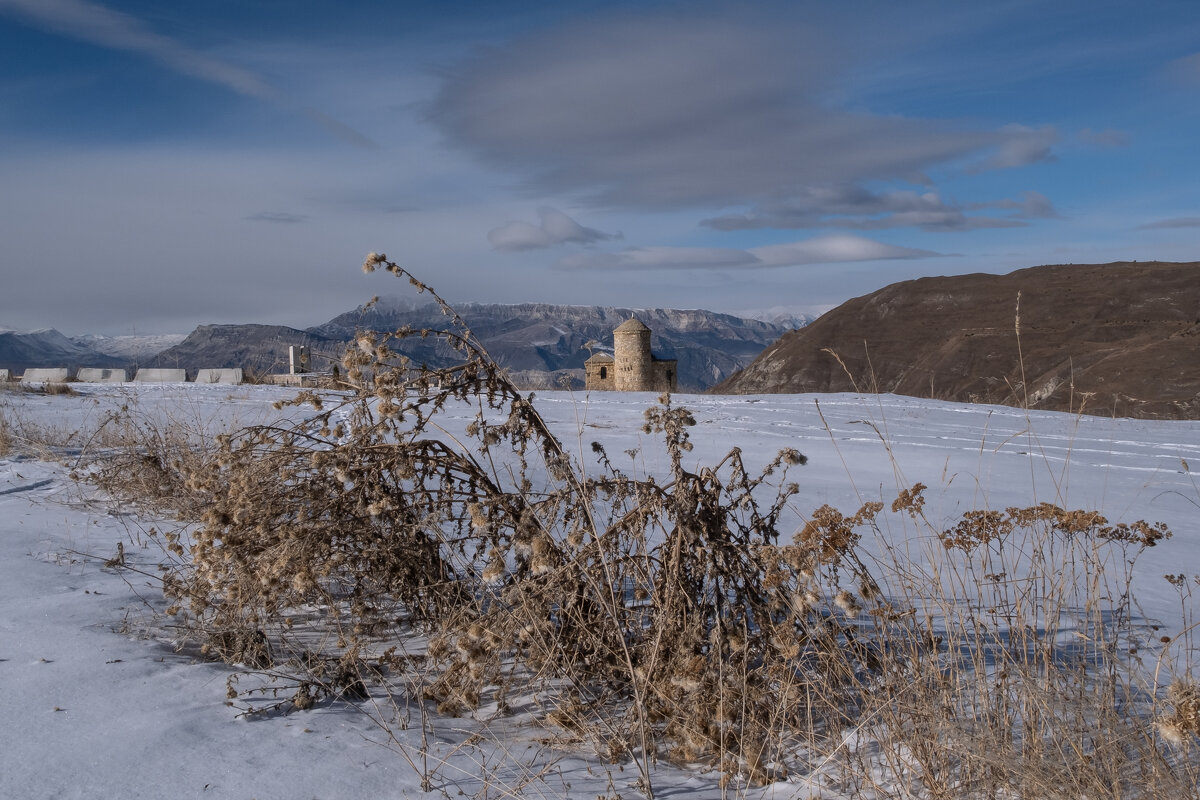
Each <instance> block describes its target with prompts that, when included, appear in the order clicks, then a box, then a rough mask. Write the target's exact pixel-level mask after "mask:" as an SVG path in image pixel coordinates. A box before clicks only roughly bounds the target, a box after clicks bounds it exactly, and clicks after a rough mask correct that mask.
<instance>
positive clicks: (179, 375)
mask: <svg viewBox="0 0 1200 800" xmlns="http://www.w3.org/2000/svg"><path fill="white" fill-rule="evenodd" d="M133 379H134V380H135V381H137V382H138V383H185V382H186V381H187V371H186V370H182V369H148V368H142V369H139V370H138V371H137V375H135V376H134V377H133Z"/></svg>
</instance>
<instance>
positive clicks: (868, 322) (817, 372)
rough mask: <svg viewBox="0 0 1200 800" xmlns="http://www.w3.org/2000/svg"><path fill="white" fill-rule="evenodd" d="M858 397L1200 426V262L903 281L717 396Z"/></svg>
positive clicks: (768, 354) (838, 313)
mask: <svg viewBox="0 0 1200 800" xmlns="http://www.w3.org/2000/svg"><path fill="white" fill-rule="evenodd" d="M1018 293H1019V294H1020V325H1019V331H1020V335H1019V337H1018V331H1017V328H1018V326H1017V297H1018ZM1018 338H1019V344H1020V347H1019V349H1018ZM831 351H832V353H836V354H837V356H838V357H840V359H841V361H842V362H843V363H844V365H845V366H844V367H843V365H842V364H839V363H838V359H837V358H835V357H834V355H832V354H831ZM1022 363H1023V365H1024V369H1023V371H1022ZM855 390H859V391H871V392H895V393H897V394H907V395H914V396H918V397H935V398H939V399H944V400H956V401H966V402H981V403H1004V404H1008V405H1021V404H1024V403H1025V402H1026V401H1027V402H1028V405H1029V406H1030V407H1032V408H1040V409H1050V410H1058V411H1078V410H1080V408H1081V407H1082V408H1083V410H1085V411H1087V412H1090V413H1094V414H1105V415H1108V414H1114V415H1117V416H1127V417H1171V418H1186V419H1197V418H1200V262H1192V263H1186V264H1173V263H1163V262H1146V263H1140V262H1133V263H1124V262H1122V263H1115V264H1070V265H1057V266H1045V267H1032V268H1030V269H1023V270H1018V271H1017V272H1013V273H1010V274H1008V275H983V274H974V275H957V276H951V277H939V278H920V279H917V280H912V281H904V282H902V283H895V284H892V285H891V286H886V287H884V288H883V289H880V290H879V291H877V292H875V293H873V294H869V295H866V296H864V297H856V298H854V299H853V300H849V301H847V302H845V303H843V304H842V305H840V306H838V307H837V308H835V309H834V310H832V311H830V312H829V313H827V314H825V315H824V316H822V317H821V318H820V319H818V320H817V321H815V322H813V323H812V324H811V325H808V326H807V327H804V328H801V329H799V330H796V331H792V332H790V333H788V334H786V335H784V336H783V338H781V339H780V340H779V341H777V342H775V344H773V345H771V346H770V347H768V348H767V349H766V350H765V351H763V353H762V355H760V356H759V357H758V358H757V359H755V360H754V362H753V363H752V364H751V365H750V366H748V367H747V368H746V369H744V370H743V371H741V372H739V373H737V374H735V375H733V376H732V377H731V378H729V379H728V380H726V381H724V382H723V383H721V384H719V385H718V386H716V387H715V388H714V389H712V391H713V392H717V393H720V392H728V393H735V394H757V393H770V392H842V391H855ZM1026 398H1028V399H1027V400H1026Z"/></svg>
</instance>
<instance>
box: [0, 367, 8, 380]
mask: <svg viewBox="0 0 1200 800" xmlns="http://www.w3.org/2000/svg"><path fill="white" fill-rule="evenodd" d="M7 380H8V370H6V369H0V383H4V382H5V381H7Z"/></svg>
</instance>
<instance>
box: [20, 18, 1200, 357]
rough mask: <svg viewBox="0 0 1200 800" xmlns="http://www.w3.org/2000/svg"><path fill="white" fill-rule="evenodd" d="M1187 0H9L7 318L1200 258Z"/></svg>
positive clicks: (112, 319) (816, 282)
mask: <svg viewBox="0 0 1200 800" xmlns="http://www.w3.org/2000/svg"><path fill="white" fill-rule="evenodd" d="M1198 131H1200V3H1195V2H1192V1H1190V0H1189V2H1147V3H1140V4H1136V5H1135V4H1131V3H1125V2H1121V3H1115V2H1102V1H1096V0H1094V1H1093V2H1052V3H1051V2H1047V3H1042V2H1036V3H1035V2H993V3H987V4H983V3H961V2H906V3H894V2H865V1H864V2H854V1H853V0H850V1H848V2H836V3H835V2H828V3H803V2H787V3H782V2H781V3H697V2H686V3H685V2H659V3H653V2H629V3H614V2H589V3H570V2H557V3H538V2H521V3H516V2H514V3H507V2H496V3H465V2H464V3H445V2H426V3H408V2H388V3H383V2H353V1H352V0H350V1H348V0H343V1H342V2H336V3H335V2H328V3H320V2H304V1H303V0H290V1H289V2H283V1H282V0H266V1H265V2H246V0H242V2H233V1H232V0H203V2H201V1H200V0H179V1H178V2H171V3H162V2H152V1H151V0H111V1H110V2H92V0H0V327H9V328H17V329H29V328H40V327H55V328H58V329H59V330H62V331H63V332H65V333H68V334H81V333H101V334H109V335H115V334H127V333H156V332H186V331H189V330H191V329H192V328H193V327H195V326H196V325H197V324H201V323H221V322H269V323H279V324H286V325H292V326H296V327H306V326H308V325H313V324H317V323H320V322H323V321H325V320H327V319H328V318H330V317H332V316H334V315H335V314H338V313H341V312H342V311H345V310H349V309H351V308H353V307H354V306H356V305H357V304H359V303H361V302H363V301H364V300H366V299H368V298H369V297H370V296H372V295H374V294H391V293H394V292H397V291H399V289H400V288H401V287H399V286H398V285H393V284H389V283H388V282H387V279H386V278H384V277H383V276H379V275H375V276H364V275H363V274H362V273H361V271H360V270H359V268H358V265H359V264H360V263H361V261H362V258H363V256H364V255H365V254H366V253H367V252H369V251H378V252H384V253H387V255H388V256H389V257H390V258H392V259H394V260H396V261H398V262H400V263H402V264H404V265H405V266H407V267H409V268H411V269H412V270H413V271H414V272H416V273H417V274H418V275H420V276H422V278H423V279H424V280H426V282H428V283H429V284H431V285H432V286H434V287H436V288H437V289H438V290H439V291H440V292H441V293H442V294H443V295H444V296H446V297H447V298H449V299H451V300H452V301H460V302H461V301H480V302H505V303H508V302H525V301H539V302H554V303H574V304H614V305H628V306H639V307H642V306H673V307H683V308H697V307H698V308H709V309H715V310H719V311H729V312H735V313H750V312H759V313H761V312H766V311H769V310H772V309H776V310H780V311H791V312H808V313H812V312H817V311H822V310H825V309H827V308H830V307H832V306H834V305H836V304H838V303H840V302H842V301H843V300H846V299H848V298H850V297H854V296H857V295H861V294H865V293H868V292H870V291H874V290H875V289H878V288H880V287H882V286H884V285H887V284H889V283H892V282H894V281H898V280H904V279H908V278H913V277H918V276H923V275H943V274H955V273H965V272H1009V271H1011V270H1014V269H1019V268H1022V267H1027V266H1034V265H1037V264H1051V263H1093V262H1107V261H1117V260H1127V259H1137V260H1155V259H1159V260H1169V261H1193V260H1200V246H1197V239H1198V236H1200V188H1198V183H1200V182H1198V180H1197V178H1198V177H1200V146H1198V145H1197V139H1198V137H1197V132H1198Z"/></svg>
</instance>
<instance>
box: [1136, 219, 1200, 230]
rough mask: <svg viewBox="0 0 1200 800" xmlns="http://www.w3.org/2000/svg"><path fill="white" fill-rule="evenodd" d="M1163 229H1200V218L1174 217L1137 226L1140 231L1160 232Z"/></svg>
mask: <svg viewBox="0 0 1200 800" xmlns="http://www.w3.org/2000/svg"><path fill="white" fill-rule="evenodd" d="M1162 228H1200V217H1173V218H1171V219H1163V220H1159V221H1158V222H1148V223H1146V224H1145V225H1138V226H1137V229H1138V230H1139V231H1150V230H1159V229H1162Z"/></svg>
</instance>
